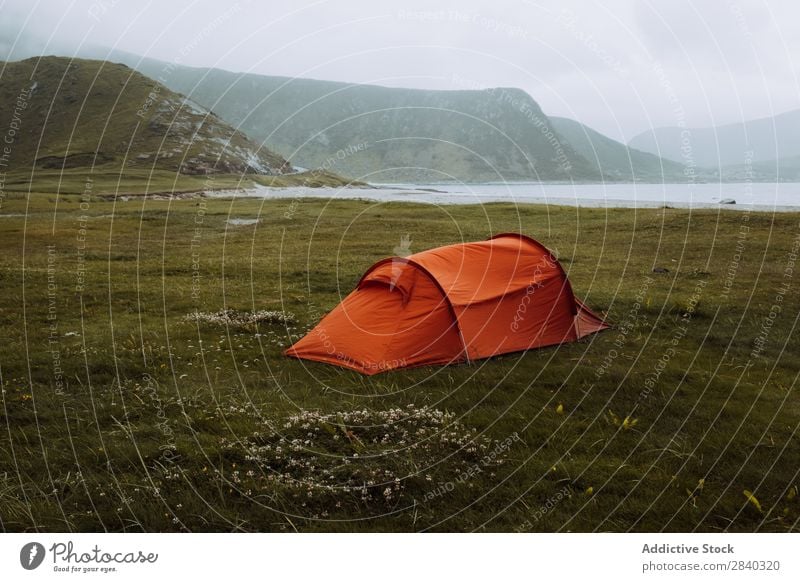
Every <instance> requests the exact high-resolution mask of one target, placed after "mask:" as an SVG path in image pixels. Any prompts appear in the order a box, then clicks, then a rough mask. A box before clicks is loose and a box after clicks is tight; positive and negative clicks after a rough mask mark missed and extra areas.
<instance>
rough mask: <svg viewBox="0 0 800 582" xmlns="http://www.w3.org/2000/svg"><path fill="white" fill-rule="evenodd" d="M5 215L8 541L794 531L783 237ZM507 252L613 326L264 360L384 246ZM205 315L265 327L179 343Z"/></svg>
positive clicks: (638, 214) (236, 207) (0, 310)
mask: <svg viewBox="0 0 800 582" xmlns="http://www.w3.org/2000/svg"><path fill="white" fill-rule="evenodd" d="M46 190H47V189H45V191H46ZM95 194H96V193H95ZM0 212H1V213H2V217H0V238H1V240H2V248H3V251H4V252H3V254H2V256H0V332H1V333H2V340H1V341H2V350H1V351H0V381H1V383H2V408H0V529H2V530H5V531H67V530H69V531H103V530H110V531H142V530H146V531H185V530H192V531H295V530H297V531H411V530H429V531H430V530H432V531H473V530H478V531H629V530H634V531H662V530H667V531H693V530H697V531H722V530H729V531H797V530H798V529H799V528H800V526H799V525H798V523H799V522H798V520H800V496H798V495H797V488H798V485H800V476H799V475H798V471H800V440H799V439H798V426H800V399H799V398H798V385H797V377H798V372H800V358H798V353H797V352H798V347H800V342H798V333H797V329H796V325H797V319H798V313H800V299H798V290H800V273H798V272H797V269H798V266H797V265H795V264H794V263H793V259H792V256H793V255H792V253H793V252H794V253H796V252H797V250H798V245H799V244H800V239H799V238H798V235H800V216H799V215H798V214H777V215H774V216H773V215H768V214H759V213H746V212H741V211H729V210H725V211H719V212H716V211H695V212H689V211H686V210H675V209H659V210H639V211H634V210H627V209H609V210H605V209H576V208H566V207H550V208H547V207H544V206H519V207H515V206H514V205H511V204H506V203H499V204H490V205H484V206H448V207H440V208H436V207H432V206H422V205H413V204H402V203H391V204H385V203H383V204H378V203H372V202H366V201H345V200H331V201H324V200H309V199H287V200H279V201H261V200H253V199H249V200H248V199H242V200H223V199H213V200H205V199H183V200H154V199H149V198H144V197H139V198H132V199H129V200H127V201H122V200H117V201H113V200H107V201H103V200H100V199H98V198H97V197H96V196H92V197H90V199H83V200H82V198H81V196H80V195H62V196H60V197H58V198H57V197H56V195H55V194H47V193H42V194H31V195H29V196H24V195H21V194H8V195H7V196H6V198H5V199H4V200H2V209H1V211H0ZM228 218H245V219H247V218H258V219H259V220H260V221H259V222H258V223H257V224H244V225H238V226H234V225H232V224H229V223H228V222H227V220H228ZM503 231H520V232H523V233H525V234H528V235H531V236H533V237H535V238H537V239H538V240H540V241H541V242H543V243H544V244H546V245H548V246H549V247H550V248H552V249H554V250H555V251H556V252H557V253H558V256H559V257H560V260H561V261H562V263H563V265H564V267H565V268H566V269H567V270H568V271H569V276H570V279H571V281H572V284H573V287H574V289H575V292H576V295H577V296H578V297H580V298H582V299H584V301H585V302H586V303H587V304H588V305H589V306H590V307H591V308H592V309H593V310H595V311H596V312H597V313H600V314H603V315H604V316H606V317H608V319H609V320H610V321H611V322H613V323H614V325H615V327H614V328H613V329H611V330H608V331H605V332H603V333H601V334H597V335H594V336H591V337H589V338H586V339H584V340H583V341H580V342H577V343H574V344H570V345H562V346H559V347H553V348H546V349H541V350H536V351H531V352H528V353H525V354H513V355H507V356H504V357H499V358H495V359H492V360H488V361H481V362H475V363H473V364H471V365H456V366H450V367H439V368H418V369H412V370H406V371H398V372H392V373H386V374H380V375H376V376H373V377H369V378H367V377H364V376H361V375H358V374H357V373H355V372H350V371H347V370H343V369H339V368H336V367H332V366H327V365H323V364H315V363H310V362H301V361H297V360H289V359H286V358H284V357H282V356H281V350H282V349H283V348H285V347H286V346H288V345H289V344H290V343H291V342H292V341H293V340H294V339H295V338H297V337H299V336H300V335H302V334H303V333H304V332H305V331H306V330H307V329H308V328H309V327H310V326H312V325H314V324H315V323H316V322H317V321H318V320H319V318H320V317H321V316H322V315H323V314H324V313H325V312H326V311H327V310H330V309H331V308H333V307H334V306H335V305H336V304H337V302H338V301H339V300H340V298H341V297H342V296H343V295H345V294H346V293H348V292H349V291H350V290H351V289H352V288H353V286H354V285H355V283H356V282H357V281H358V278H359V277H360V275H361V274H362V273H363V271H364V270H365V269H367V268H368V267H369V266H370V265H371V264H372V262H374V261H376V260H378V259H380V258H383V257H386V256H391V255H393V254H395V251H394V248H395V247H397V246H398V245H399V243H400V241H401V237H404V236H406V235H407V236H408V237H410V239H411V251H412V252H416V251H420V250H423V249H427V248H430V247H434V246H438V245H443V244H449V243H455V242H461V241H465V240H476V239H483V238H486V237H488V236H490V235H492V234H495V233H498V232H503ZM656 267H660V268H664V269H667V272H660V273H654V272H653V269H654V268H656ZM222 309H231V310H236V311H238V312H252V311H262V310H265V311H268V312H276V313H270V314H266V315H263V316H262V317H261V319H260V321H259V322H257V323H246V322H244V323H241V322H240V323H235V325H224V324H220V323H219V322H215V320H214V319H213V318H208V319H202V320H193V319H191V318H187V316H189V315H190V314H192V313H194V312H196V311H200V312H208V313H214V312H218V311H219V310H222ZM282 439H283V440H282Z"/></svg>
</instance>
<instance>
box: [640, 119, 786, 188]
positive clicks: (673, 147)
mask: <svg viewBox="0 0 800 582" xmlns="http://www.w3.org/2000/svg"><path fill="white" fill-rule="evenodd" d="M798 135H800V110H797V111H790V112H788V113H783V114H781V115H776V116H774V117H768V118H763V119H755V120H752V121H746V122H743V123H733V124H729V125H721V126H719V127H705V128H690V129H681V128H679V127H661V128H658V129H653V130H651V131H646V132H644V133H641V134H639V135H637V136H636V137H634V138H633V139H632V140H630V142H629V144H628V145H629V146H631V147H633V148H636V149H639V150H642V151H645V152H650V153H653V154H657V155H661V156H662V157H664V158H667V159H669V160H673V161H677V162H681V163H685V162H686V161H687V160H688V159H691V160H693V161H694V162H695V163H696V164H697V165H698V166H706V167H708V168H719V167H720V166H740V165H744V164H746V163H748V160H749V161H750V162H753V163H759V162H770V161H774V160H778V159H781V158H792V157H796V156H800V139H798ZM687 138H688V141H687ZM685 154H686V155H687V156H689V155H690V156H691V157H690V158H689V157H684V155H685ZM790 165H791V163H790ZM724 174H725V172H723V175H724ZM771 175H772V176H773V177H774V176H775V172H774V171H772V172H771Z"/></svg>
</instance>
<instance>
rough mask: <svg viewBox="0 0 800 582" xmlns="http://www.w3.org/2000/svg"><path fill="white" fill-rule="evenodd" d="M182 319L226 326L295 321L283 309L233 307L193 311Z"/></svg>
mask: <svg viewBox="0 0 800 582" xmlns="http://www.w3.org/2000/svg"><path fill="white" fill-rule="evenodd" d="M184 320H186V321H191V322H198V323H205V324H209V325H220V326H226V327H247V326H255V325H258V324H281V325H290V324H293V323H295V321H296V319H295V316H294V315H293V314H291V313H287V312H284V311H269V310H266V309H261V310H258V311H237V310H235V309H220V310H219V311H216V312H214V313H209V312H205V311H195V312H193V313H189V314H188V315H186V316H185V317H184Z"/></svg>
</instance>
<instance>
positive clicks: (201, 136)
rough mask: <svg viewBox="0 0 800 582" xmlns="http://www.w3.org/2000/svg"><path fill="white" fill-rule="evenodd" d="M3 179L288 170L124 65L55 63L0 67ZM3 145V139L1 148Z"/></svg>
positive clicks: (237, 133)
mask: <svg viewBox="0 0 800 582" xmlns="http://www.w3.org/2000/svg"><path fill="white" fill-rule="evenodd" d="M0 124H2V128H3V131H6V128H10V129H9V132H13V135H12V134H11V133H9V134H8V135H9V136H10V137H11V141H12V143H11V144H8V147H7V149H6V150H3V148H0V156H2V157H0V170H2V171H5V170H14V169H24V170H30V169H31V168H32V167H35V168H40V169H61V168H74V167H90V166H95V167H98V166H99V167H102V168H107V169H121V168H122V167H123V165H124V166H125V167H127V168H143V169H150V170H171V171H174V172H179V173H182V174H216V173H221V174H244V173H255V174H266V175H276V174H282V173H285V172H287V171H290V170H291V167H290V166H289V164H288V162H286V160H285V159H284V158H282V157H281V156H279V155H277V154H275V153H273V152H271V151H269V150H267V149H265V148H263V147H260V146H259V145H258V144H257V143H255V142H253V141H251V140H250V139H249V138H248V137H247V136H246V135H244V134H243V133H242V132H240V131H237V130H235V129H234V128H232V127H231V126H230V125H229V124H228V123H226V122H224V121H222V120H221V119H219V118H218V117H216V116H215V115H213V114H211V113H209V112H208V111H207V110H206V109H204V108H203V107H201V106H199V105H198V104H196V103H195V102H193V101H192V100H189V99H187V98H186V97H184V96H182V95H180V94H178V93H176V92H174V91H172V90H170V89H168V88H166V87H164V86H163V85H161V84H159V83H156V82H154V81H152V80H151V79H148V78H147V77H145V76H144V75H142V74H141V73H139V72H136V71H133V70H132V69H130V68H128V67H127V66H125V65H121V64H112V63H108V62H103V61H93V60H80V59H68V58H60V57H44V58H41V59H39V58H31V59H26V60H24V61H17V62H6V63H3V62H0ZM6 141H7V142H8V139H7V140H6Z"/></svg>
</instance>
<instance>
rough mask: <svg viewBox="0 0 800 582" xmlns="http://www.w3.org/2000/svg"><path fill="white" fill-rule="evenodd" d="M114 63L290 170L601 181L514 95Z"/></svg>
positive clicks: (535, 108) (387, 177) (370, 177)
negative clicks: (154, 82)
mask: <svg viewBox="0 0 800 582" xmlns="http://www.w3.org/2000/svg"><path fill="white" fill-rule="evenodd" d="M117 56H119V57H120V58H126V60H127V61H128V62H129V63H130V64H131V65H132V66H136V67H137V68H138V70H140V71H142V72H144V73H145V74H147V75H149V76H151V77H153V78H156V79H160V80H161V81H162V82H163V83H164V84H165V85H167V86H169V87H170V88H172V89H173V90H176V91H179V92H181V93H184V94H186V95H189V96H190V97H191V98H192V99H194V100H195V101H197V102H198V103H201V104H203V105H204V106H206V107H208V108H209V109H211V110H213V111H214V112H215V113H217V114H218V115H219V116H220V117H222V118H223V119H225V120H227V121H228V122H229V123H231V124H233V125H235V126H236V127H239V128H240V129H241V130H242V131H244V132H246V133H247V134H248V135H251V136H253V137H254V138H256V139H258V140H260V141H263V142H264V143H266V144H268V145H269V146H270V147H271V148H272V149H274V150H275V151H277V152H280V153H281V154H282V155H283V156H285V157H286V158H288V159H290V160H291V162H292V163H293V164H296V165H298V166H303V167H311V168H313V167H326V168H327V169H331V170H334V171H336V172H338V173H343V174H345V175H348V176H353V177H356V178H359V179H363V180H366V181H416V182H425V181H443V180H463V181H467V182H470V181H497V180H579V181H580V180H597V179H600V178H601V175H600V174H599V173H598V172H597V169H596V167H595V166H594V165H593V164H591V163H589V162H588V161H587V160H586V159H585V158H584V157H583V156H581V155H579V154H577V153H576V152H575V151H574V149H573V148H572V147H571V145H570V144H569V143H568V142H566V141H565V140H564V139H563V138H562V137H561V136H559V135H558V134H557V132H555V131H554V130H553V128H552V127H551V125H550V121H549V119H548V117H547V116H546V115H545V114H544V113H543V112H542V110H541V109H540V107H539V105H538V104H537V103H536V102H535V101H534V100H533V99H532V98H531V97H530V96H529V95H528V94H527V93H525V92H524V91H521V90H519V89H503V88H498V89H492V90H486V91H474V90H464V91H422V90H411V89H396V88H388V87H379V86H371V85H350V84H345V83H335V82H329V81H317V80H313V79H291V78H286V77H271V76H264V75H253V74H240V73H232V72H228V71H223V70H219V69H196V68H191V67H183V66H176V65H169V64H166V63H163V62H159V61H154V60H151V59H139V58H138V57H133V56H130V55H128V56H127V57H126V56H125V55H124V54H121V55H115V57H114V58H116V57H117Z"/></svg>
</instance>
